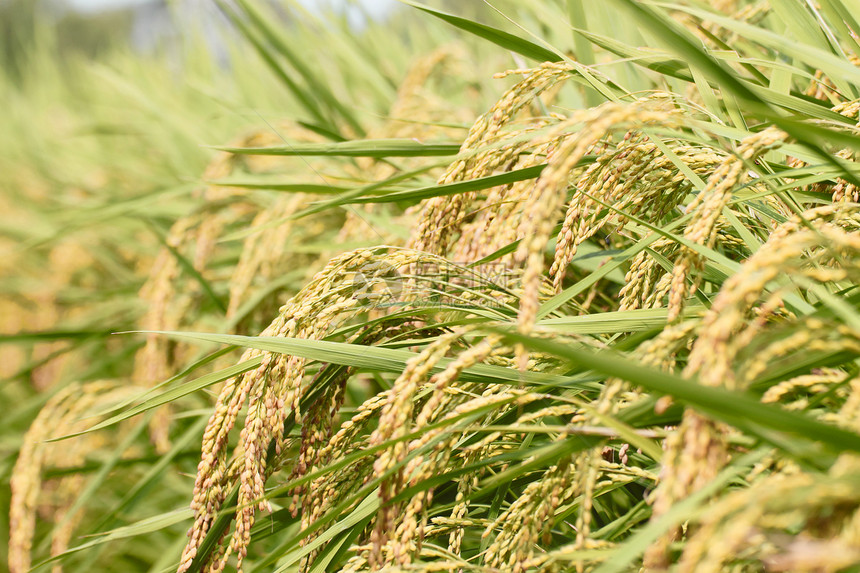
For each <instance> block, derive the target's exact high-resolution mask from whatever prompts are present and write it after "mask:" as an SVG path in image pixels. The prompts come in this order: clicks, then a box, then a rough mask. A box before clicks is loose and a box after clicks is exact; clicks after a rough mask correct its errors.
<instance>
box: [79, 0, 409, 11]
mask: <svg viewBox="0 0 860 573" xmlns="http://www.w3.org/2000/svg"><path fill="white" fill-rule="evenodd" d="M342 1H343V0H300V2H301V3H302V4H304V5H305V6H308V7H313V6H319V5H321V4H332V3H335V4H337V3H339V2H342ZM67 2H68V3H69V4H71V5H72V6H74V7H75V8H77V9H79V10H86V11H92V10H101V9H104V8H117V7H120V6H129V5H131V4H140V3H143V2H146V0H67ZM362 3H363V4H364V5H365V7H366V8H367V9H368V11H369V12H370V13H371V14H373V15H381V14H384V13H385V12H386V11H388V10H389V9H391V7H392V6H394V5H395V4H396V3H397V2H396V0H362Z"/></svg>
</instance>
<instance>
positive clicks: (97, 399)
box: [9, 381, 139, 573]
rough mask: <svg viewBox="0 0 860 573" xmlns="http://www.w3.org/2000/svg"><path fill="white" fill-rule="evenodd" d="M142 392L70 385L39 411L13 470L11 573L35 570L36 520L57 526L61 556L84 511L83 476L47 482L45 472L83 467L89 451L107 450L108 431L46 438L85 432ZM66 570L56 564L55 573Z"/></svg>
mask: <svg viewBox="0 0 860 573" xmlns="http://www.w3.org/2000/svg"><path fill="white" fill-rule="evenodd" d="M136 392H139V389H136V388H134V387H131V386H122V385H119V384H117V383H116V382H113V381H95V382H89V383H87V384H78V383H72V384H68V385H67V386H65V387H63V388H62V389H61V390H59V391H58V392H56V393H55V394H54V395H53V396H51V398H49V399H48V401H47V402H46V403H45V405H44V406H43V407H42V410H41V411H40V412H39V415H38V416H37V417H36V419H35V420H34V421H33V424H32V425H31V426H30V429H29V430H28V431H27V434H26V435H25V436H24V439H23V442H22V444H23V445H22V446H21V450H20V453H19V454H18V460H17V461H16V462H15V468H14V469H13V471H12V477H11V479H10V487H11V491H12V499H11V503H10V507H11V510H10V515H9V531H10V539H9V571H11V573H25V572H26V571H29V570H30V566H31V549H32V546H33V538H34V534H35V530H36V522H37V519H38V520H39V521H43V522H47V523H51V524H53V526H52V529H51V533H50V547H51V551H50V553H51V556H56V555H59V554H61V553H63V552H64V551H65V550H66V549H67V547H68V544H69V541H70V540H71V538H72V534H73V532H74V530H75V527H76V525H77V524H78V522H79V521H80V520H81V519H82V517H83V514H84V511H83V510H84V508H83V507H80V506H79V505H77V504H76V503H75V502H76V500H77V499H78V497H79V496H80V493H81V487H82V486H83V484H84V481H85V479H84V476H83V475H81V474H79V473H74V472H73V473H68V474H67V475H63V474H62V473H60V474H59V477H52V478H46V476H45V470H46V469H48V468H50V469H53V470H62V469H64V468H65V469H68V468H75V467H78V466H81V465H82V464H83V463H84V462H85V460H86V456H87V454H88V453H90V452H93V451H97V450H99V449H100V448H104V447H105V445H106V443H105V442H106V440H105V436H104V433H101V434H84V435H82V436H78V437H75V438H71V439H69V440H65V441H61V442H57V443H49V442H46V440H48V439H50V438H56V437H59V436H65V435H69V434H75V433H78V432H82V431H84V430H86V429H87V428H88V427H90V426H91V425H92V423H93V418H92V417H93V416H96V415H98V414H99V413H101V412H103V411H105V410H106V409H108V408H109V407H110V406H113V405H115V404H116V403H118V402H120V401H122V400H123V399H125V398H128V397H129V396H131V395H133V394H134V393H136ZM58 571H62V566H61V565H60V564H59V563H57V564H55V566H54V572H55V573H56V572H58Z"/></svg>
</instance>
